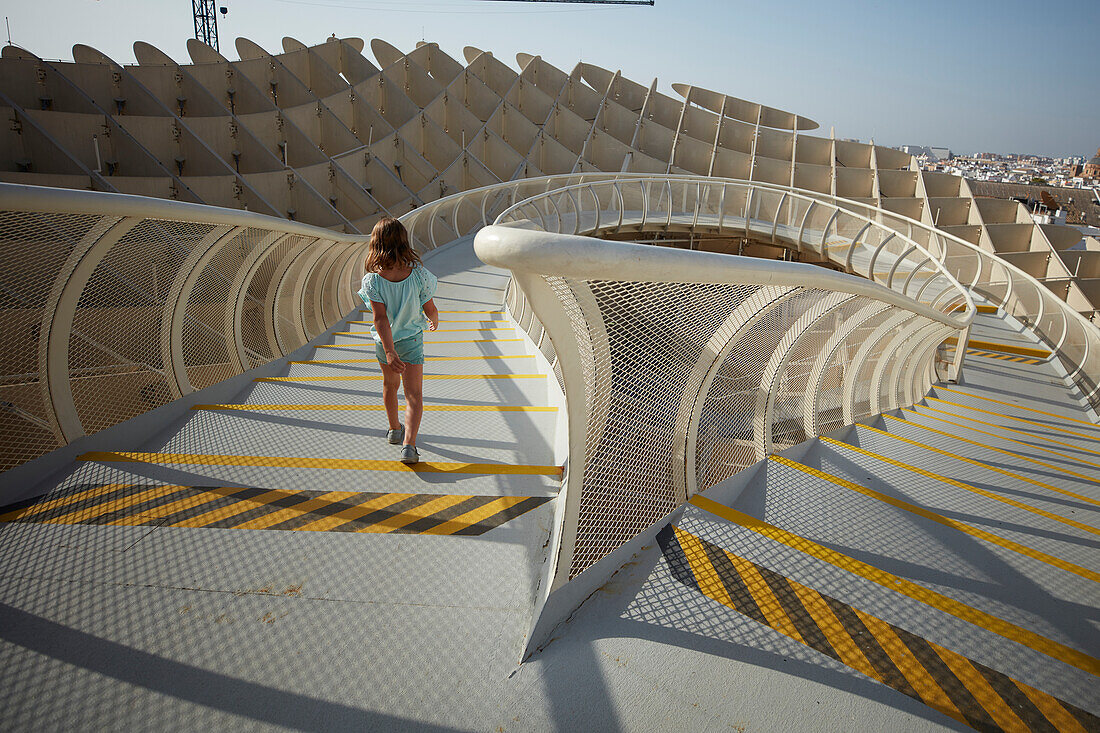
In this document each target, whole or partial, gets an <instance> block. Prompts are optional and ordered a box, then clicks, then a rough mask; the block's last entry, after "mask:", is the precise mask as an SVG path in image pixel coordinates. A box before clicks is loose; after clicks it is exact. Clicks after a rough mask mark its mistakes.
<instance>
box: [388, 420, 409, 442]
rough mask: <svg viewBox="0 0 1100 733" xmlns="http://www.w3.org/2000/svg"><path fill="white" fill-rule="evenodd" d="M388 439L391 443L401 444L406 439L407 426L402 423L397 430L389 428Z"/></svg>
mask: <svg viewBox="0 0 1100 733" xmlns="http://www.w3.org/2000/svg"><path fill="white" fill-rule="evenodd" d="M386 440H388V441H389V443H390V445H401V443H402V442H403V441H404V440H405V426H404V425H402V426H401V427H399V428H398V429H397V430H387V431H386Z"/></svg>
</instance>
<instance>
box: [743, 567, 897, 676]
mask: <svg viewBox="0 0 1100 733" xmlns="http://www.w3.org/2000/svg"><path fill="white" fill-rule="evenodd" d="M726 554H727V555H730V553H726ZM787 582H788V583H789V584H790V586H791V588H792V589H793V590H794V592H795V595H797V596H798V600H799V601H801V602H802V606H803V608H805V609H806V612H807V613H808V614H810V616H811V617H812V618H813V620H814V621H815V622H816V623H817V626H818V628H820V629H821V631H822V632H823V633H824V634H825V638H827V639H828V640H829V644H830V645H831V646H832V647H833V649H834V650H835V651H836V653H837V654H838V655H840V661H842V662H843V663H844V664H847V665H848V666H849V667H851V668H852V669H854V670H856V671H858V672H862V673H863V674H865V675H867V676H868V677H870V678H871V679H873V680H878V681H879V682H882V675H880V674H879V671H878V670H877V669H875V666H874V665H873V664H871V662H870V660H869V659H867V656H866V655H865V654H864V653H863V650H862V649H860V648H859V647H858V646H856V643H855V641H854V640H853V639H852V636H851V634H849V633H848V629H847V628H845V626H844V624H842V623H841V622H840V619H838V618H837V617H836V614H835V613H833V609H831V608H829V604H827V603H825V599H823V598H822V597H821V594H820V593H818V592H817V591H815V590H813V589H812V588H807V587H806V586H804V585H802V584H801V583H799V582H797V581H794V580H790V579H788V581H787ZM853 610H854V609H853ZM807 646H809V645H807Z"/></svg>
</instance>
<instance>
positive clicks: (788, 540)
mask: <svg viewBox="0 0 1100 733" xmlns="http://www.w3.org/2000/svg"><path fill="white" fill-rule="evenodd" d="M690 502H691V503H692V504H694V505H695V506H697V507H699V508H700V509H703V510H704V511H708V512H710V513H711V514H714V515H716V516H719V517H721V518H722V519H725V520H727V521H730V522H734V523H736V524H738V525H740V526H742V527H745V528H746V529H749V530H752V531H753V532H756V533H757V534H760V535H762V536H764V537H767V538H769V539H772V540H775V541H776V542H779V543H781V544H784V545H786V546H788V547H791V548H793V549H795V550H798V551H799V552H802V553H805V554H807V555H809V556H811V557H816V558H817V559H819V560H822V561H824V562H827V563H829V564H830V565H834V566H836V567H838V568H840V569H842V570H846V571H848V572H850V573H853V574H855V575H858V576H860V577H862V578H865V579H866V580H869V581H871V582H872V583H875V584H877V585H881V586H882V587H884V588H889V589H890V590H892V591H895V592H897V593H900V594H902V595H905V596H908V597H909V598H912V599H914V600H917V601H920V602H921V603H924V604H926V605H928V606H931V607H933V608H936V609H939V610H940V611H943V612H944V613H947V614H950V615H951V616H954V617H955V618H958V619H960V620H962V621H966V622H967V623H970V624H973V625H975V626H978V627H980V628H983V629H985V630H987V631H991V632H993V633H994V634H997V635H998V636H1003V637H1004V638H1006V639H1009V640H1011V641H1014V642H1016V643H1018V644H1023V645H1024V646H1026V647H1028V648H1030V649H1034V650H1035V651H1037V652H1041V653H1042V654H1046V655H1047V656H1049V657H1052V658H1054V659H1058V660H1060V661H1063V662H1065V663H1066V664H1070V665H1072V666H1074V667H1077V668H1078V669H1081V670H1083V671H1085V672H1088V673H1089V674H1092V675H1097V676H1100V659H1096V658H1095V657H1092V656H1089V655H1088V654H1086V653H1084V652H1082V651H1078V650H1077V649H1074V648H1072V647H1069V646H1066V645H1065V644H1062V643H1060V642H1057V641H1055V640H1053V639H1048V638H1046V637H1045V636H1042V635H1040V634H1036V633H1035V632H1034V631H1031V630H1029V629H1025V628H1023V627H1020V626H1017V625H1016V624H1013V623H1010V622H1008V621H1005V620H1004V619H1001V618H997V617H996V616H993V615H991V614H988V613H986V612H985V611H981V610H979V609H977V608H974V607H973V606H968V605H966V604H965V603H961V602H959V601H956V600H955V599H954V598H950V597H948V596H945V595H943V594H942V593H937V592H936V591H933V590H929V589H928V588H925V587H924V586H922V585H918V584H917V583H914V582H912V581H910V580H906V579H905V578H902V577H899V576H897V575H893V574H892V573H888V572H886V571H885V570H881V569H879V568H876V567H874V566H873V565H868V564H867V563H865V562H862V561H860V560H857V559H855V558H854V557H850V556H848V555H845V554H844V553H841V552H837V551H836V550H833V549H830V548H828V547H825V546H824V545H819V544H818V543H816V542H814V541H813V540H810V539H807V538H806V537H802V536H800V535H796V534H794V533H792V532H788V531H787V530H785V529H780V528H779V527H776V526H775V525H771V524H768V523H766V522H763V521H761V520H759V519H757V518H756V517H753V516H750V515H748V514H745V513H744V512H740V511H738V510H736V509H734V508H733V507H728V506H725V505H723V504H719V503H718V502H716V501H714V500H713V499H708V498H707V497H705V496H702V495H700V494H696V495H695V496H693V497H691V499H690Z"/></svg>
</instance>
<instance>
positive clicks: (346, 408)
mask: <svg viewBox="0 0 1100 733" xmlns="http://www.w3.org/2000/svg"><path fill="white" fill-rule="evenodd" d="M398 408H399V409H403V408H404V405H403V404H401V405H398ZM191 409H192V410H241V411H243V412H250V411H257V410H274V411H278V410H283V411H290V410H306V411H309V410H318V411H322V410H328V411H337V412H385V410H386V406H385V405H268V404H264V405H249V404H233V405H193V406H192V407H191ZM424 410H425V411H427V412H557V411H558V408H556V407H545V406H539V405H424Z"/></svg>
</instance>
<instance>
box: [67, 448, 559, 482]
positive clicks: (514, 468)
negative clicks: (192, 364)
mask: <svg viewBox="0 0 1100 733" xmlns="http://www.w3.org/2000/svg"><path fill="white" fill-rule="evenodd" d="M77 460H78V461H99V462H101V463H156V464H171V465H177V464H181V465H192V466H253V467H261V468H334V469H341V470H345V471H395V472H398V473H405V472H411V473H482V474H492V475H510V476H560V475H561V467H560V466H534V465H523V464H519V465H517V464H509V463H434V462H421V463H417V464H414V465H412V466H407V465H405V464H404V463H401V461H377V460H372V459H367V458H295V457H289V456H229V455H215V454H209V453H131V452H125V451H119V452H109V451H91V452H89V453H84V454H83V455H80V456H77Z"/></svg>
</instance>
